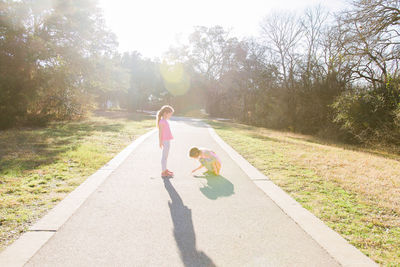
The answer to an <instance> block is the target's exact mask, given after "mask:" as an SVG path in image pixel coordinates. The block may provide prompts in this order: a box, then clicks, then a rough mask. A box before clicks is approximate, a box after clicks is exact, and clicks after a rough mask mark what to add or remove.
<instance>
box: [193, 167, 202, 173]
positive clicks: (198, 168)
mask: <svg viewBox="0 0 400 267" xmlns="http://www.w3.org/2000/svg"><path fill="white" fill-rule="evenodd" d="M203 167H204V166H203V165H200V166H199V167H197V168H196V169H194V170H193V171H192V173H194V172H195V171H197V170H200V169H201V168H203Z"/></svg>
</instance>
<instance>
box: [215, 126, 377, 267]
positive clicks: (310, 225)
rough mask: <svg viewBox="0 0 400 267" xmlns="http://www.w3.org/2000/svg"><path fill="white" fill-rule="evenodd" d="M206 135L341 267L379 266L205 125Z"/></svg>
mask: <svg viewBox="0 0 400 267" xmlns="http://www.w3.org/2000/svg"><path fill="white" fill-rule="evenodd" d="M207 127H208V130H209V133H210V134H211V136H212V137H213V138H214V140H215V141H216V142H217V143H218V144H219V145H220V146H221V147H222V148H223V149H224V150H225V151H226V152H227V154H228V155H230V157H231V158H232V160H233V161H234V162H235V163H236V164H238V165H239V167H240V168H241V169H242V170H243V171H244V172H245V173H247V174H248V176H249V177H250V179H251V180H252V181H253V182H254V183H255V184H256V185H257V186H258V187H259V188H260V189H261V190H262V191H264V192H265V193H266V194H267V196H268V197H270V198H271V199H272V201H274V202H275V203H276V204H277V205H278V206H279V207H280V208H281V209H282V211H283V212H285V213H286V214H287V215H288V216H289V217H290V218H292V219H293V220H294V221H295V222H296V223H297V224H298V225H299V226H300V227H301V228H302V229H303V230H304V231H305V232H306V233H307V234H308V235H310V236H311V237H312V238H313V239H314V240H315V241H316V242H317V243H318V244H319V245H320V246H321V247H322V248H324V249H325V250H326V251H327V252H328V254H329V255H331V256H332V257H333V258H334V259H335V260H336V261H337V262H338V263H339V264H341V265H342V266H346V267H347V266H363V267H364V266H365V267H367V266H379V265H378V264H377V263H375V262H374V261H373V260H372V259H370V258H369V257H367V256H366V255H364V254H363V253H362V252H361V251H359V250H358V249H357V248H356V247H354V246H353V245H351V244H350V243H349V242H347V241H346V240H345V239H344V238H343V237H342V236H340V235H339V234H338V233H337V232H335V231H334V230H332V229H331V228H329V227H328V226H327V225H326V224H325V223H324V222H322V221H321V220H320V219H318V218H317V217H316V216H315V215H313V214H312V213H311V212H309V211H308V210H306V209H305V208H303V207H302V206H301V205H300V204H299V203H298V202H297V201H296V200H294V199H293V198H292V197H291V196H289V195H288V194H287V193H286V192H285V191H283V190H282V189H281V188H280V187H278V186H277V185H275V184H274V183H273V182H272V181H271V180H270V179H269V178H268V177H267V176H265V175H264V174H263V173H261V172H260V171H259V170H258V169H257V168H255V167H254V166H253V165H251V164H250V163H249V162H248V161H247V160H245V159H244V158H243V157H242V156H241V155H240V154H239V153H238V152H236V150H234V149H233V148H232V147H231V146H230V145H228V144H227V143H225V141H224V140H222V138H221V137H220V136H219V135H218V134H217V133H216V132H215V130H214V129H213V128H212V127H211V126H210V125H208V124H207Z"/></svg>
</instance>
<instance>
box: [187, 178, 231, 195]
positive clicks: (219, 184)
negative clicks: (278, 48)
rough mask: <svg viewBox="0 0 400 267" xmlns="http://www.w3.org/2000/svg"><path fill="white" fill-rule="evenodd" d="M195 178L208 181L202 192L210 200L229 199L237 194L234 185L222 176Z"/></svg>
mask: <svg viewBox="0 0 400 267" xmlns="http://www.w3.org/2000/svg"><path fill="white" fill-rule="evenodd" d="M194 177H196V178H203V179H206V180H207V185H204V186H203V187H202V188H200V191H201V192H202V193H203V195H205V196H206V197H207V198H209V199H212V200H216V199H217V198H219V197H229V196H231V195H233V194H234V193H235V192H234V186H233V184H232V183H231V182H230V181H229V180H228V179H226V178H225V177H223V176H221V175H209V174H206V175H204V176H199V175H196V176H194Z"/></svg>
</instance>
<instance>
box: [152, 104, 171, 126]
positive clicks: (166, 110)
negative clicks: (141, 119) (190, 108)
mask: <svg viewBox="0 0 400 267" xmlns="http://www.w3.org/2000/svg"><path fill="white" fill-rule="evenodd" d="M171 112H174V109H173V108H172V107H171V106H169V105H165V106H162V107H161V108H160V110H159V111H157V119H156V125H157V127H158V123H159V122H160V120H161V117H162V116H164V114H165V113H171Z"/></svg>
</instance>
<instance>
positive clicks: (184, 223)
mask: <svg viewBox="0 0 400 267" xmlns="http://www.w3.org/2000/svg"><path fill="white" fill-rule="evenodd" d="M164 186H165V189H166V190H167V192H168V194H169V196H170V198H171V201H169V202H168V206H169V209H170V212H171V217H172V222H173V224H174V237H175V241H176V244H177V246H178V248H179V252H180V256H181V259H182V262H183V264H184V265H185V266H215V264H214V263H213V261H212V260H211V259H210V258H209V257H208V256H207V255H206V254H205V253H204V252H202V251H198V250H197V248H196V235H195V233H194V228H193V221H192V211H191V210H190V209H189V208H188V207H187V206H185V205H184V204H183V202H182V199H181V197H180V196H179V194H178V193H177V192H176V190H175V188H174V187H173V186H172V184H171V181H170V180H169V179H164Z"/></svg>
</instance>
